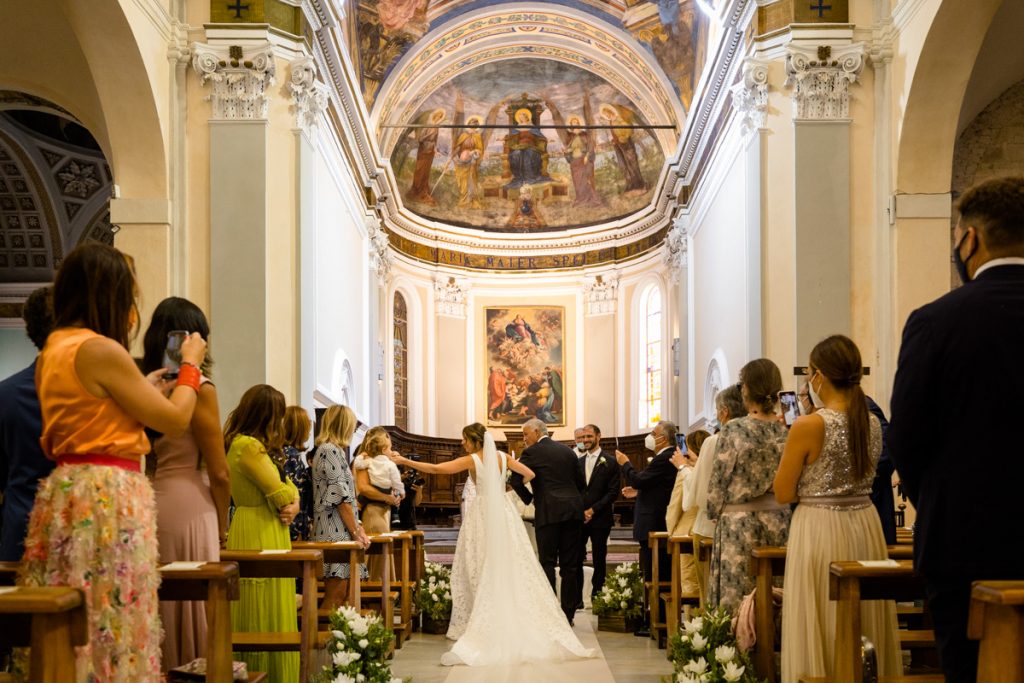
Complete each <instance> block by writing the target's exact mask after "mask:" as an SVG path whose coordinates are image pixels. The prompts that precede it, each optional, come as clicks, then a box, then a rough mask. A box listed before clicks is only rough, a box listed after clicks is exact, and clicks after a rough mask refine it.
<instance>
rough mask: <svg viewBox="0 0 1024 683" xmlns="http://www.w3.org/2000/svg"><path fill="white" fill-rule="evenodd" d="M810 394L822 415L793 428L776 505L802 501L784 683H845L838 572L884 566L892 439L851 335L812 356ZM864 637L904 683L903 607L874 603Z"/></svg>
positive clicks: (795, 530) (866, 612)
mask: <svg viewBox="0 0 1024 683" xmlns="http://www.w3.org/2000/svg"><path fill="white" fill-rule="evenodd" d="M809 373H810V381H809V388H810V392H811V395H812V397H813V398H814V402H815V404H816V405H818V406H824V407H823V408H819V410H818V411H817V412H815V413H814V414H813V415H807V416H805V417H801V418H798V419H797V421H796V422H795V423H794V424H793V427H792V429H791V430H790V433H789V438H788V439H787V441H786V446H785V449H784V451H783V454H782V462H781V464H780V465H779V471H778V473H777V474H776V475H775V485H774V489H775V498H776V499H777V500H778V502H780V503H792V502H795V501H799V505H798V506H797V508H796V512H795V513H794V514H793V521H792V524H791V525H790V530H789V542H788V544H787V545H788V548H787V554H786V578H785V588H784V596H785V597H784V600H783V606H782V682H783V683H796V681H798V680H800V679H801V678H807V677H829V678H832V677H834V676H835V672H834V671H833V667H832V661H833V654H834V649H835V632H836V603H834V602H830V601H829V597H828V585H829V564H830V563H832V562H836V561H843V560H884V559H886V557H887V554H886V548H885V536H884V534H883V533H882V523H881V521H880V520H879V518H878V513H877V512H876V510H875V508H874V506H873V505H872V504H871V499H870V497H869V494H870V493H871V484H872V481H873V480H874V476H875V467H876V466H877V464H878V458H879V456H880V455H881V452H882V429H881V425H880V424H879V422H878V418H876V417H875V416H873V415H871V414H870V413H869V412H868V407H867V398H866V397H865V395H864V391H863V390H862V389H861V387H860V381H861V376H862V374H863V369H862V367H861V357H860V351H859V350H858V349H857V345H856V344H854V343H853V341H851V340H850V339H849V338H847V337H844V336H842V335H833V336H831V337H828V338H827V339H825V340H824V341H822V342H819V343H818V345H817V346H815V347H814V349H813V350H812V351H811V358H810V365H809ZM861 623H862V628H863V633H864V635H865V636H867V638H868V639H869V640H870V641H871V642H872V643H874V645H875V649H876V651H877V653H878V665H879V666H878V673H879V675H880V676H899V675H902V668H903V667H902V660H901V659H900V649H899V643H898V641H897V638H896V605H895V603H893V602H891V601H885V602H881V601H876V602H866V603H864V606H863V607H862V618H861Z"/></svg>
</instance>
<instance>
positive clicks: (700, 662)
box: [683, 657, 708, 676]
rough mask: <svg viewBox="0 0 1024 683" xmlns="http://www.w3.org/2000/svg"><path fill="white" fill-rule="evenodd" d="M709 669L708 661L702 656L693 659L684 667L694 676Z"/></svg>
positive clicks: (684, 669)
mask: <svg viewBox="0 0 1024 683" xmlns="http://www.w3.org/2000/svg"><path fill="white" fill-rule="evenodd" d="M707 670H708V661H707V660H706V659H704V658H703V657H701V658H700V659H691V660H690V661H689V662H687V663H686V666H684V667H683V671H688V672H690V673H691V674H692V675H694V676H700V675H701V674H703V673H704V672H705V671H707Z"/></svg>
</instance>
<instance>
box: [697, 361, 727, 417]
mask: <svg viewBox="0 0 1024 683" xmlns="http://www.w3.org/2000/svg"><path fill="white" fill-rule="evenodd" d="M731 383H732V382H731V379H730V375H729V361H728V360H726V357H725V351H723V350H722V349H721V347H719V348H717V349H715V352H714V353H713V354H711V362H710V363H708V371H707V374H706V375H705V377H704V411H703V415H704V419H705V420H706V421H708V422H710V421H711V420H713V419H715V396H717V395H718V392H720V391H721V390H722V389H724V388H725V387H727V386H729V385H730V384H731Z"/></svg>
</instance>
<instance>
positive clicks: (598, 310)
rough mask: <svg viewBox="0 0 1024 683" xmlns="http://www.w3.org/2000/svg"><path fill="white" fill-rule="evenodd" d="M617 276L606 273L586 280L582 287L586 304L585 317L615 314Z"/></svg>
mask: <svg viewBox="0 0 1024 683" xmlns="http://www.w3.org/2000/svg"><path fill="white" fill-rule="evenodd" d="M618 291H619V275H618V273H614V272H612V273H606V274H603V275H596V276H594V277H593V278H588V279H587V282H586V283H585V284H584V285H583V300H584V301H585V302H586V304H587V315H588V316H593V315H609V314H611V313H615V308H616V306H615V304H616V301H617V300H618Z"/></svg>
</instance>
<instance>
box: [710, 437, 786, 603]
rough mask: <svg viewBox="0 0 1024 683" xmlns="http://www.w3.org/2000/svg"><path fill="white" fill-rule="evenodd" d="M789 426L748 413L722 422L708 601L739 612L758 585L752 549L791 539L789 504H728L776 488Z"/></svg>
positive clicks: (714, 485) (714, 472) (713, 500)
mask: <svg viewBox="0 0 1024 683" xmlns="http://www.w3.org/2000/svg"><path fill="white" fill-rule="evenodd" d="M786 436H787V432H786V428H785V427H784V426H783V425H781V424H779V423H778V422H774V421H772V422H769V421H765V420H759V419H757V418H754V417H743V418H739V419H736V420H730V421H729V422H728V423H727V424H726V425H725V427H723V428H722V431H721V434H720V436H719V437H718V445H717V448H716V450H715V462H714V464H713V466H712V470H711V480H710V482H709V484H708V503H707V515H708V519H711V520H717V522H718V523H717V524H716V526H715V541H714V546H713V547H712V551H711V571H710V575H709V576H708V602H709V604H710V606H711V607H712V608H715V607H723V608H725V609H726V610H728V611H730V612H731V613H733V614H735V613H736V612H737V611H738V610H739V606H740V602H741V601H742V600H743V596H744V595H746V594H747V593H749V592H750V591H752V590H753V589H754V579H753V577H751V576H750V573H749V571H748V569H747V567H748V563H749V561H750V551H751V549H753V548H757V547H759V546H765V545H786V537H787V536H788V534H789V520H790V518H791V517H792V515H793V513H792V512H791V511H790V509H789V507H788V506H781V507H780V508H779V509H774V510H757V511H731V510H729V509H727V508H726V506H727V505H736V504H742V503H750V502H751V501H754V500H755V499H757V498H761V497H762V496H765V495H767V494H770V493H771V492H772V482H773V481H774V480H775V473H776V471H777V470H778V469H779V461H780V460H781V459H782V448H783V446H784V445H785V443H786Z"/></svg>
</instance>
